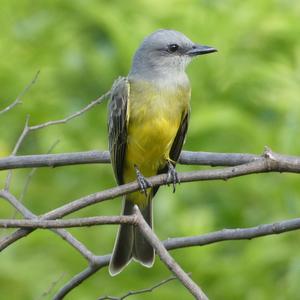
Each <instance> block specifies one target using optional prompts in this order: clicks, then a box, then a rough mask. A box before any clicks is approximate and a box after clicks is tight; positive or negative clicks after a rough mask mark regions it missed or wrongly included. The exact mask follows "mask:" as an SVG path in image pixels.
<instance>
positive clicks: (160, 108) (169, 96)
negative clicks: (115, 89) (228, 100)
mask: <svg viewBox="0 0 300 300" xmlns="http://www.w3.org/2000/svg"><path fill="white" fill-rule="evenodd" d="M189 99H190V89H189V86H176V87H174V88H172V89H168V88H167V89H164V90H162V89H157V88H155V87H153V86H151V85H149V83H147V84H145V83H134V84H131V85H130V94H129V106H128V111H129V114H128V139H127V149H126V154H125V162H124V163H125V164H124V180H125V182H128V181H132V180H135V172H134V167H133V166H134V165H137V166H138V168H139V169H140V171H141V172H142V174H143V175H144V176H152V175H155V174H156V173H157V170H158V169H159V168H161V167H163V166H165V164H166V159H168V158H169V152H170V149H171V147H172V144H173V141H174V138H175V136H176V134H177V131H178V128H179V126H180V123H181V118H182V115H183V114H184V113H185V112H186V111H187V110H188V109H189Z"/></svg>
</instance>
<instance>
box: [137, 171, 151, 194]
mask: <svg viewBox="0 0 300 300" xmlns="http://www.w3.org/2000/svg"><path fill="white" fill-rule="evenodd" d="M134 169H135V173H136V180H137V182H138V184H139V187H140V191H141V193H143V194H145V196H146V197H147V189H148V188H151V187H152V184H151V182H150V181H148V180H147V179H146V178H145V177H144V176H143V174H142V173H141V171H140V170H139V169H138V167H137V165H134Z"/></svg>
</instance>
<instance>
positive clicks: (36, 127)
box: [5, 91, 110, 191]
mask: <svg viewBox="0 0 300 300" xmlns="http://www.w3.org/2000/svg"><path fill="white" fill-rule="evenodd" d="M109 95H110V91H108V92H107V93H105V94H104V95H102V96H101V97H99V98H97V99H96V100H94V101H92V102H91V103H89V104H88V105H87V106H85V107H84V108H83V109H81V110H79V111H77V112H75V113H73V114H71V115H70V116H68V117H66V118H64V119H59V120H55V121H48V122H45V123H42V124H39V125H34V126H29V125H28V124H29V116H27V118H26V122H25V126H24V129H23V131H22V133H21V135H20V137H19V139H18V141H17V143H16V145H15V147H14V149H13V151H12V154H11V155H10V158H12V157H14V156H15V155H16V154H17V152H18V151H19V148H20V147H21V145H22V143H23V141H24V140H25V138H26V137H27V135H28V134H29V132H31V131H35V130H39V129H42V128H45V127H49V126H53V125H58V124H64V123H67V122H69V121H70V120H72V119H74V118H76V117H78V116H80V115H82V114H83V113H85V112H86V111H88V110H90V109H91V108H92V107H94V106H95V105H97V104H100V103H101V102H102V101H104V100H105V99H107V98H108V97H109ZM11 178H12V171H11V170H10V171H9V172H8V175H7V178H6V181H5V190H7V191H9V188H10V183H11Z"/></svg>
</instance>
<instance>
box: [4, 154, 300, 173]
mask: <svg viewBox="0 0 300 300" xmlns="http://www.w3.org/2000/svg"><path fill="white" fill-rule="evenodd" d="M260 157H261V156H260V155H255V154H244V153H214V152H193V151H182V152H181V154H180V158H179V163H180V164H183V165H203V166H204V165H206V166H236V165H241V164H245V163H248V162H251V161H254V160H257V159H260ZM294 158H296V157H294ZM95 163H101V164H106V163H110V156H109V152H108V151H86V152H76V153H62V154H39V155H23V156H16V157H4V158H1V159H0V170H8V169H18V168H33V167H34V168H38V167H61V166H68V165H77V164H95Z"/></svg>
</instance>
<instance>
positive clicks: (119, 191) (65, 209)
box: [0, 149, 300, 251]
mask: <svg viewBox="0 0 300 300" xmlns="http://www.w3.org/2000/svg"><path fill="white" fill-rule="evenodd" d="M265 172H291V173H299V172H300V159H298V158H297V157H296V158H293V157H287V156H282V155H280V154H276V153H273V152H272V151H271V150H270V149H266V151H265V153H264V155H263V156H262V157H261V158H260V159H257V160H255V161H253V162H250V163H247V164H243V165H239V166H235V167H227V168H223V169H215V170H201V171H192V172H182V173H179V174H178V178H179V180H180V182H182V183H183V182H192V181H204V180H217V179H222V180H228V179H230V178H234V177H238V176H245V175H249V174H254V173H265ZM148 180H149V182H151V184H152V185H153V186H157V185H165V184H167V175H166V174H161V175H156V176H152V177H149V178H148ZM138 189H139V186H138V184H137V182H131V183H127V184H124V185H121V186H117V187H114V188H111V189H108V190H105V191H103V192H98V193H95V194H91V195H88V196H85V197H82V198H80V199H78V200H75V201H72V202H70V203H68V204H65V205H63V206H61V207H59V208H56V209H54V210H52V211H50V212H48V213H46V214H44V215H42V216H40V218H41V219H45V220H46V219H48V220H50V219H58V218H62V217H64V216H66V215H68V214H70V213H73V212H75V211H78V210H80V209H82V208H84V207H87V206H89V205H92V204H95V203H99V202H103V201H106V200H109V199H113V198H116V197H118V196H122V195H125V194H128V193H131V192H134V191H137V190H138ZM1 196H2V197H4V198H5V191H0V197H1ZM33 230H34V229H18V230H17V231H15V232H14V233H12V234H11V237H5V238H3V239H0V251H1V250H3V249H5V248H6V247H7V246H9V245H10V244H11V243H13V242H14V241H16V240H17V239H20V238H22V237H24V236H27V235H28V234H29V233H30V232H32V231H33Z"/></svg>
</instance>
